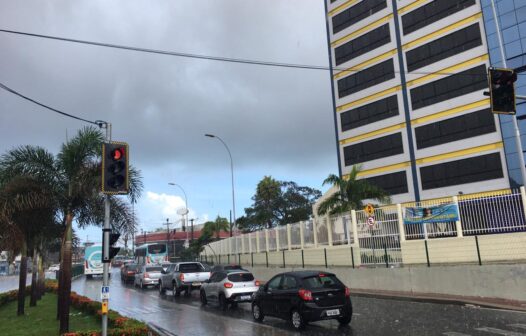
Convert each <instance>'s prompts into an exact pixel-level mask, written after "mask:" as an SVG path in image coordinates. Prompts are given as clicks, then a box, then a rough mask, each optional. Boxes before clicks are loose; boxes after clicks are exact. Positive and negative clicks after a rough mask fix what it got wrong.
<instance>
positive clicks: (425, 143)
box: [415, 109, 496, 149]
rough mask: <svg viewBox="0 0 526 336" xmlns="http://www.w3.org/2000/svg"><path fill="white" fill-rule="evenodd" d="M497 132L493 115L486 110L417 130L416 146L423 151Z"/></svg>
mask: <svg viewBox="0 0 526 336" xmlns="http://www.w3.org/2000/svg"><path fill="white" fill-rule="evenodd" d="M495 131H496V127H495V119H494V116H493V113H491V111H490V110H489V109H486V110H481V111H477V112H472V113H468V114H464V115H461V116H458V117H454V118H450V119H446V120H442V121H439V122H436V123H433V124H429V125H425V126H421V127H417V128H415V135H416V146H417V148H418V149H422V148H427V147H431V146H437V145H442V144H445V143H448V142H453V141H458V140H462V139H467V138H471V137H474V136H478V135H482V134H488V133H493V132H495Z"/></svg>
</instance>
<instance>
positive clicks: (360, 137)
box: [340, 123, 405, 145]
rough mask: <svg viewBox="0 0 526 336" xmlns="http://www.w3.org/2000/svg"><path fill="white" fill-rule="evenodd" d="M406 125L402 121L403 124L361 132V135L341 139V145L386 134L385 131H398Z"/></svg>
mask: <svg viewBox="0 0 526 336" xmlns="http://www.w3.org/2000/svg"><path fill="white" fill-rule="evenodd" d="M404 127H405V123H401V124H398V125H393V126H389V127H385V128H382V129H379V130H376V131H372V132H368V133H364V134H360V135H357V136H354V137H352V138H347V139H344V140H340V145H346V144H349V143H354V142H357V141H360V140H363V139H367V138H372V137H375V136H377V135H380V134H385V133H389V132H393V131H397V130H399V129H402V128H404Z"/></svg>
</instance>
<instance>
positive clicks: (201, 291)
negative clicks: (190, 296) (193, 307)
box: [199, 289, 208, 306]
mask: <svg viewBox="0 0 526 336" xmlns="http://www.w3.org/2000/svg"><path fill="white" fill-rule="evenodd" d="M199 298H200V299H201V304H202V305H203V306H206V304H207V303H208V300H207V299H206V293H205V291H204V290H202V289H201V290H200V291H199Z"/></svg>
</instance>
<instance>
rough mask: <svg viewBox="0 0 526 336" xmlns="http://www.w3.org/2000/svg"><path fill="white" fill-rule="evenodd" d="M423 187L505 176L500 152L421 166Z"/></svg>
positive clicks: (435, 186) (450, 184) (445, 185)
mask: <svg viewBox="0 0 526 336" xmlns="http://www.w3.org/2000/svg"><path fill="white" fill-rule="evenodd" d="M420 177H421V179H422V189H423V190H427V189H434V188H441V187H448V186H453V185H459V184H465V183H474V182H481V181H487V180H493V179H497V178H502V177H504V175H503V173H502V164H501V161H500V153H493V154H487V155H482V156H477V157H472V158H468V159H462V160H456V161H451V162H446V163H441V164H437V165H433V166H428V167H422V168H420Z"/></svg>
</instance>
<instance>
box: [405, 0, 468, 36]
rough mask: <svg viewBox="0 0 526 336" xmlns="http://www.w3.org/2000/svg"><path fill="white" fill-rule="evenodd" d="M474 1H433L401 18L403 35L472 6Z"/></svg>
mask: <svg viewBox="0 0 526 336" xmlns="http://www.w3.org/2000/svg"><path fill="white" fill-rule="evenodd" d="M474 4H475V0H435V1H432V2H430V3H428V4H427V5H424V6H422V7H419V8H417V9H415V10H414V11H411V12H409V13H407V14H405V15H404V16H402V27H403V30H404V35H407V34H409V33H412V32H414V31H416V30H418V29H420V28H423V27H425V26H427V25H430V24H432V23H433V22H436V21H438V20H441V19H443V18H445V17H448V16H450V15H451V14H454V13H456V12H460V11H461V10H463V9H465V8H468V7H470V6H473V5H474Z"/></svg>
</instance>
